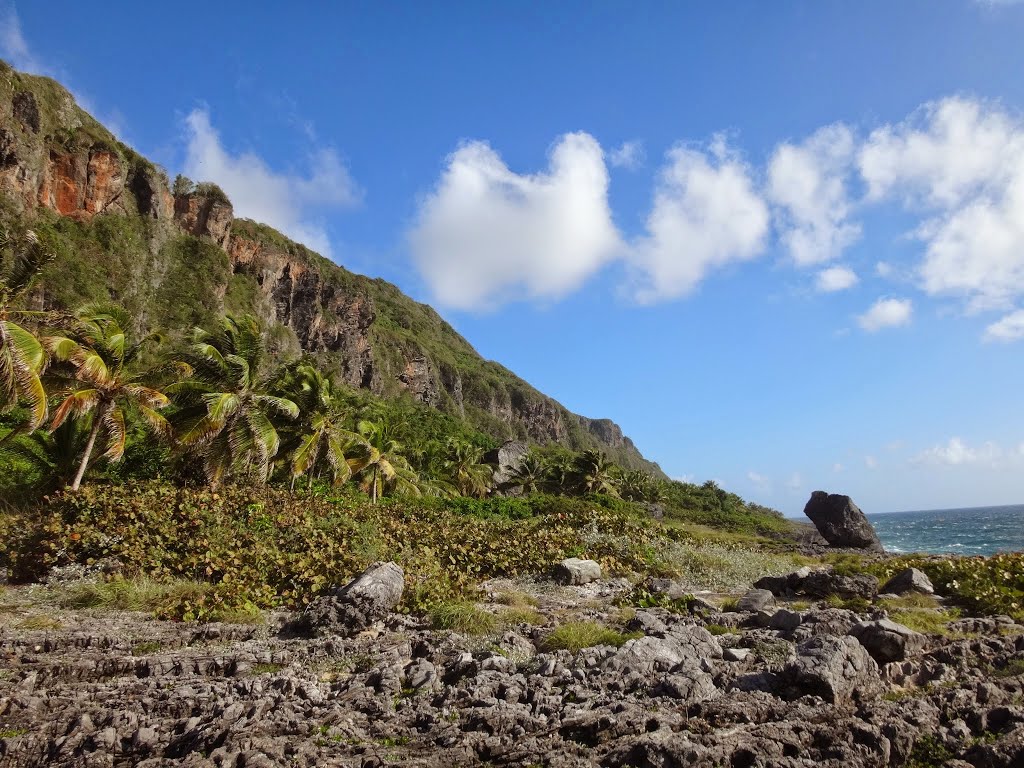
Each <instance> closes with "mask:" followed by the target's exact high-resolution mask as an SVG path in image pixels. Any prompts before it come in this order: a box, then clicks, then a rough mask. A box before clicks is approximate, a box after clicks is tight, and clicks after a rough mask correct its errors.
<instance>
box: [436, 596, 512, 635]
mask: <svg viewBox="0 0 1024 768" xmlns="http://www.w3.org/2000/svg"><path fill="white" fill-rule="evenodd" d="M430 621H431V624H433V626H434V629H450V630H452V631H453V632H460V633H462V634H464V635H486V634H487V633H488V632H493V631H494V630H496V629H497V628H498V624H499V622H498V617H497V616H495V615H494V614H493V613H491V612H490V611H485V610H484V609H483V608H481V607H480V606H478V605H477V604H476V603H471V602H468V601H465V600H454V601H451V602H445V603H439V604H438V605H436V606H434V607H433V608H432V609H431V611H430Z"/></svg>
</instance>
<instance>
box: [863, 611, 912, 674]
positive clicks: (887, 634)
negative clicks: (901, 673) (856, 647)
mask: <svg viewBox="0 0 1024 768" xmlns="http://www.w3.org/2000/svg"><path fill="white" fill-rule="evenodd" d="M850 634H851V635H853V636H854V637H856V638H857V640H859V641H860V644H861V645H863V646H864V647H865V648H866V649H867V651H868V653H870V654H871V658H873V659H874V660H875V661H877V662H878V663H879V664H888V663H889V662H891V661H903V660H904V659H906V658H908V657H910V656H912V655H914V654H915V653H917V652H918V651H920V650H921V649H922V648H924V646H925V643H926V642H927V641H928V638H926V637H925V636H924V635H922V634H921V633H920V632H915V631H914V630H912V629H910V628H909V627H905V626H903V625H902V624H897V623H896V622H895V621H889V620H888V619H879V620H877V621H862V622H859V623H857V624H854V625H853V627H852V628H851V629H850Z"/></svg>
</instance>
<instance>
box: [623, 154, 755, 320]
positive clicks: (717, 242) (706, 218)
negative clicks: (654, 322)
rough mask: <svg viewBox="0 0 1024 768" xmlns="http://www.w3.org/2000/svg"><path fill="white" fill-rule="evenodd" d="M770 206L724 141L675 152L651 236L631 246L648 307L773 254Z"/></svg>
mask: <svg viewBox="0 0 1024 768" xmlns="http://www.w3.org/2000/svg"><path fill="white" fill-rule="evenodd" d="M767 232H768V206H767V205H766V204H765V202H764V200H763V199H762V197H761V196H760V194H759V193H758V192H757V190H756V189H755V186H754V182H753V179H752V177H751V170H750V168H749V167H748V166H747V165H746V163H744V162H743V160H742V159H741V158H740V157H739V155H738V154H737V153H736V152H734V151H733V150H732V149H730V148H729V147H728V145H727V144H726V142H725V139H724V138H723V137H721V136H718V137H716V138H715V139H714V141H713V142H712V143H711V146H710V147H709V148H708V151H702V150H699V149H693V148H688V147H682V146H678V147H675V148H673V149H672V150H671V151H669V153H668V156H667V162H666V164H665V166H664V167H663V168H662V169H661V173H660V176H659V179H658V183H657V186H656V188H655V192H654V203H653V206H652V210H651V213H650V215H649V216H648V217H647V233H646V235H645V236H643V237H641V238H640V239H639V240H638V241H637V242H636V243H635V244H634V247H633V248H632V249H631V252H630V257H629V258H630V261H631V263H632V264H633V266H634V267H635V268H636V269H637V270H638V274H639V277H638V282H637V285H636V287H635V291H634V297H635V298H636V299H637V300H638V301H639V302H641V303H652V302H655V301H658V300H664V299H670V298H675V297H678V296H683V295H685V294H687V293H689V292H691V291H692V290H693V289H694V288H695V287H696V286H697V284H698V283H699V282H700V281H701V280H702V279H703V278H704V277H705V275H706V274H707V273H708V272H709V271H711V270H713V269H715V268H720V267H723V266H726V265H728V264H731V263H735V262H743V261H749V260H751V259H754V258H757V257H758V256H760V255H761V254H762V253H763V252H764V249H765V238H766V235H767Z"/></svg>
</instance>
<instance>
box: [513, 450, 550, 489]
mask: <svg viewBox="0 0 1024 768" xmlns="http://www.w3.org/2000/svg"><path fill="white" fill-rule="evenodd" d="M548 476H549V468H548V466H547V464H546V463H545V462H544V460H543V459H542V458H541V457H540V456H539V455H538V454H536V453H534V452H533V451H530V452H529V453H528V454H526V455H525V456H524V457H523V460H522V461H521V462H519V466H518V467H516V469H515V470H513V472H512V474H511V476H510V477H509V479H508V483H506V485H508V486H512V487H515V486H519V487H520V488H522V489H523V493H538V492H539V491H542V490H545V489H546V487H547V480H548Z"/></svg>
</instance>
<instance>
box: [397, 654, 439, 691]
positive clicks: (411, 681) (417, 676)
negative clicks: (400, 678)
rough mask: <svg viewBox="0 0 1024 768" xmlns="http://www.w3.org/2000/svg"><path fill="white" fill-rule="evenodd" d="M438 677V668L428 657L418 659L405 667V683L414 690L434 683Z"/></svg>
mask: <svg viewBox="0 0 1024 768" xmlns="http://www.w3.org/2000/svg"><path fill="white" fill-rule="evenodd" d="M436 679H437V668H436V667H435V666H434V665H433V664H431V663H430V662H429V661H427V660H426V659H417V660H416V661H414V662H412V663H411V664H410V665H409V666H408V667H406V668H405V684H406V685H407V686H408V687H409V688H412V689H413V690H419V689H420V688H423V687H424V686H429V685H432V684H433V682H434V681H435V680H436Z"/></svg>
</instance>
